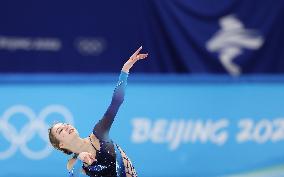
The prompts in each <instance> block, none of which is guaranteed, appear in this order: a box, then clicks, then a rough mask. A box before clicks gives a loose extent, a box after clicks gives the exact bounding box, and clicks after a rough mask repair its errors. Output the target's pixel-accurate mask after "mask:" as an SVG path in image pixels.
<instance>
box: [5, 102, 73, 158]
mask: <svg viewBox="0 0 284 177" xmlns="http://www.w3.org/2000/svg"><path fill="white" fill-rule="evenodd" d="M51 114H59V115H60V117H63V118H64V121H65V122H67V123H70V124H73V123H74V121H73V116H72V114H71V112H70V111H69V110H68V109H67V108H66V107H65V106H63V105H49V106H47V107H45V108H43V109H42V110H41V111H40V113H39V114H36V113H35V112H34V111H33V110H32V109H31V108H30V107H28V106H25V105H14V106H12V107H10V108H8V109H7V110H6V111H5V112H4V113H3V115H2V116H1V117H0V135H1V137H4V139H5V140H6V141H7V142H8V143H9V145H8V147H7V148H5V149H4V150H3V149H2V148H1V151H0V160H3V159H8V158H10V157H12V156H13V155H14V154H15V153H16V152H17V150H20V151H21V153H22V154H23V155H24V156H26V157H27V158H29V159H34V160H38V159H43V158H45V157H47V156H48V155H49V154H50V153H51V152H52V150H53V149H52V147H51V145H50V143H49V139H48V134H47V132H48V131H47V129H48V128H49V125H48V124H47V123H46V119H47V118H48V117H49V116H50V115H51ZM16 115H21V117H22V116H24V117H25V118H27V119H28V122H27V123H25V124H24V126H22V128H21V129H20V130H18V127H16V126H15V125H12V124H11V121H10V122H9V120H10V119H11V118H12V117H17V116H16ZM36 135H38V136H39V137H40V139H41V140H42V141H44V143H45V144H46V145H45V147H44V148H42V149H41V150H36V151H35V150H32V149H30V148H29V147H28V142H30V141H31V140H32V139H33V138H34V137H35V136H36ZM1 145H2V147H3V144H1ZM5 147H6V146H5Z"/></svg>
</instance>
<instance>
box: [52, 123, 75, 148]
mask: <svg viewBox="0 0 284 177" xmlns="http://www.w3.org/2000/svg"><path fill="white" fill-rule="evenodd" d="M51 133H52V134H53V135H54V136H55V137H56V138H57V139H58V140H59V142H60V146H62V145H69V144H70V143H71V142H72V140H74V139H76V138H78V137H79V133H78V131H77V130H76V129H75V128H74V127H73V126H72V125H70V124H65V123H57V124H55V125H54V126H53V128H52V130H51Z"/></svg>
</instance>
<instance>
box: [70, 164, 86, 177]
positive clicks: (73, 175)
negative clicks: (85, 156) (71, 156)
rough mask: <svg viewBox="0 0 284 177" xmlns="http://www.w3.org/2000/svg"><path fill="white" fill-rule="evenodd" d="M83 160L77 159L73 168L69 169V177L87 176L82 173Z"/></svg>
mask: <svg viewBox="0 0 284 177" xmlns="http://www.w3.org/2000/svg"><path fill="white" fill-rule="evenodd" d="M82 165H83V162H82V161H81V160H76V162H75V164H74V166H73V168H72V169H71V170H70V171H69V177H83V176H86V175H84V174H83V173H82Z"/></svg>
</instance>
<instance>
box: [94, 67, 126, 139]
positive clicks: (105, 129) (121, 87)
mask: <svg viewBox="0 0 284 177" xmlns="http://www.w3.org/2000/svg"><path fill="white" fill-rule="evenodd" d="M127 78H128V73H126V72H124V71H121V73H120V75H119V80H118V83H117V85H116V87H115V89H114V92H113V96H112V100H111V103H110V105H109V107H108V109H107V111H106V112H105V114H104V116H103V117H102V119H101V120H100V121H99V122H98V123H97V124H96V125H95V127H94V129H93V133H94V135H96V136H97V137H98V138H100V139H103V140H109V137H108V135H109V130H110V128H111V125H112V123H113V121H114V118H115V116H116V114H117V112H118V110H119V107H120V105H121V104H122V103H123V100H124V95H125V88H126V85H127Z"/></svg>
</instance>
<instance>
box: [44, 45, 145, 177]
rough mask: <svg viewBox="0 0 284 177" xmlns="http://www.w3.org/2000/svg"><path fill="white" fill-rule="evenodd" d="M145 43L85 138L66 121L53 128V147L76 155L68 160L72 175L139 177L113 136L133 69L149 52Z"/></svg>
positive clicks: (71, 176) (51, 134)
mask: <svg viewBox="0 0 284 177" xmlns="http://www.w3.org/2000/svg"><path fill="white" fill-rule="evenodd" d="M141 49H142V46H141V47H140V48H139V49H138V50H137V51H136V52H135V53H134V54H133V55H132V56H131V57H130V58H129V60H128V61H127V62H126V63H125V64H124V65H123V67H122V70H121V73H120V76H119V80H118V83H117V85H116V87H115V90H114V93H113V96H112V101H111V104H110V105H109V107H108V109H107V111H106V112H105V114H104V115H103V117H102V118H101V120H100V121H99V122H98V123H97V124H96V125H95V127H94V128H93V131H92V133H91V134H90V135H89V137H87V138H81V137H80V136H79V133H78V132H77V130H76V129H75V128H74V127H73V126H71V125H69V124H65V123H56V124H54V125H53V126H52V127H50V128H49V131H48V133H49V140H50V142H51V144H52V145H53V147H54V148H55V149H57V150H60V151H62V152H63V153H65V154H68V155H71V154H74V157H73V158H71V159H70V160H69V161H68V163H67V169H68V171H69V176H70V177H79V176H82V175H84V174H85V175H88V176H91V177H94V176H109V177H136V176H137V174H136V171H135V169H134V167H133V166H132V164H131V161H130V160H129V159H128V157H127V156H126V154H125V153H124V151H123V150H122V149H121V148H120V147H119V146H118V145H117V144H115V143H113V142H112V140H111V139H110V138H109V131H110V128H111V125H112V123H113V121H114V117H115V115H116V113H117V111H118V109H119V107H120V105H121V104H122V102H123V100H124V91H125V87H126V84H127V77H128V73H129V70H130V68H131V67H132V66H133V65H134V64H135V63H136V61H138V60H140V59H145V58H146V57H147V56H148V54H139V52H140V51H141Z"/></svg>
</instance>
